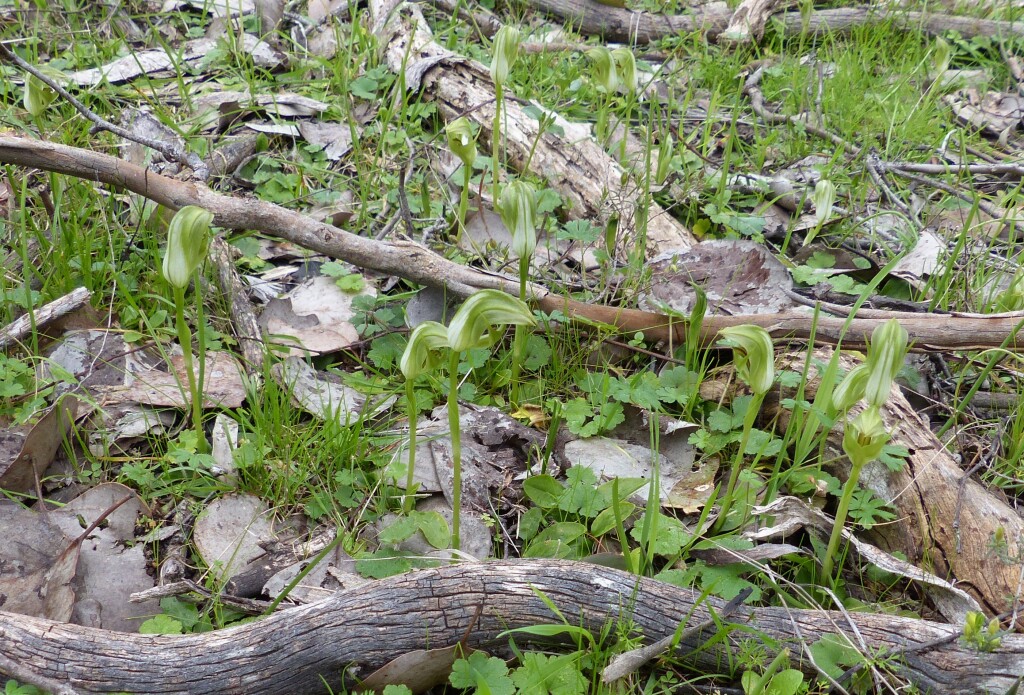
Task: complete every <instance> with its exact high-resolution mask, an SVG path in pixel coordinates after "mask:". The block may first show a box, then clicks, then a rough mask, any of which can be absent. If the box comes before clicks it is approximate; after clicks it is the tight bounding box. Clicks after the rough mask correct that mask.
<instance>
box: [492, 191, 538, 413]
mask: <svg viewBox="0 0 1024 695" xmlns="http://www.w3.org/2000/svg"><path fill="white" fill-rule="evenodd" d="M498 212H499V213H501V219H502V221H503V222H504V223H505V226H506V227H507V228H508V230H509V231H510V232H511V233H512V253H514V254H515V255H516V256H517V257H518V258H519V299H521V300H523V301H526V283H527V281H528V279H529V275H530V259H531V258H532V257H533V251H534V249H536V248H537V222H536V217H537V199H536V196H535V195H534V190H533V186H531V185H530V184H529V183H527V182H526V181H523V180H521V179H517V180H515V181H512V182H511V183H509V184H506V186H505V188H504V189H503V190H502V191H501V198H499V199H498ZM512 345H513V347H512V402H513V403H519V370H520V366H521V365H522V362H523V353H524V352H525V351H526V329H525V327H524V325H523V324H519V325H516V337H515V340H514V341H513V343H512Z"/></svg>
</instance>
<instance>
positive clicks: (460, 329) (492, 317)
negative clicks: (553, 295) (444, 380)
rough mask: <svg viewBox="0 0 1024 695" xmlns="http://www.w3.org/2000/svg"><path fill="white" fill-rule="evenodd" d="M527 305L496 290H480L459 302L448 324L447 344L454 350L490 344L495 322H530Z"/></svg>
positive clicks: (522, 323)
mask: <svg viewBox="0 0 1024 695" xmlns="http://www.w3.org/2000/svg"><path fill="white" fill-rule="evenodd" d="M536 323H537V321H536V319H534V318H533V312H532V311H530V307H528V306H527V305H526V303H525V302H523V301H522V300H520V299H517V298H516V297H513V296H512V295H510V294H505V293H504V292H501V291H499V290H491V289H487V290H480V291H479V292H476V293H474V294H473V295H471V296H470V298H469V299H467V300H466V301H465V302H463V304H462V306H461V307H459V310H458V311H456V312H455V316H454V317H453V318H452V322H451V323H450V324H449V325H448V345H449V346H450V347H451V349H452V350H454V351H455V352H463V351H465V350H468V349H469V348H475V347H490V346H491V345H493V344H494V343H495V342H496V341H497V339H498V337H499V336H498V335H497V334H496V333H495V331H494V329H495V328H496V327H498V326H507V325H515V326H534V325H536Z"/></svg>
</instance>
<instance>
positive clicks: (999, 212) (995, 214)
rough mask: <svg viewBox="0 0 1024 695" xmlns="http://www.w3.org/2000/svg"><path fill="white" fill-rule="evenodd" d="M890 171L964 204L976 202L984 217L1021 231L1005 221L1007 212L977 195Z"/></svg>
mask: <svg viewBox="0 0 1024 695" xmlns="http://www.w3.org/2000/svg"><path fill="white" fill-rule="evenodd" d="M891 171H892V172H893V173H894V174H898V175H899V176H902V177H903V178H905V179H907V180H908V181H914V182H915V183H920V184H922V185H924V186H931V187H932V188H937V189H939V190H940V191H943V192H945V193H949V194H950V195H952V196H956V197H957V198H959V199H960V200H962V201H964V202H965V203H969V204H971V205H974V204H975V202H977V204H978V209H979V210H981V211H982V212H984V213H985V214H986V215H989V216H990V217H992V218H993V219H996V220H1002V222H1003V225H1004V227H1005V226H1006V225H1013V226H1014V227H1015V228H1016V229H1017V230H1018V231H1020V230H1021V225H1020V224H1018V223H1017V222H1016V221H1015V220H1011V219H1007V215H1008V214H1009V211H1007V210H1003V209H1002V208H1000V207H997V206H995V205H993V204H992V203H990V202H988V201H987V200H984V199H982V197H981V196H980V195H978V194H971V193H966V192H964V191H961V190H960V189H959V188H957V187H956V186H950V185H949V184H948V183H946V182H945V181H939V180H937V179H933V178H929V177H927V176H920V175H918V174H912V173H911V172H909V171H907V170H905V169H891Z"/></svg>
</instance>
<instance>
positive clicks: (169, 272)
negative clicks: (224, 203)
mask: <svg viewBox="0 0 1024 695" xmlns="http://www.w3.org/2000/svg"><path fill="white" fill-rule="evenodd" d="M211 222H213V213H212V212H209V211H208V210H204V209H203V208H200V207H196V206H195V205H187V206H185V207H183V208H181V209H180V210H178V212H176V213H175V214H174V217H173V218H172V219H171V224H170V227H169V228H168V230H167V252H166V253H165V254H164V265H163V274H164V279H165V280H167V282H169V283H171V286H172V287H177V288H181V289H184V288H186V287H188V283H190V282H191V281H192V274H193V273H195V271H196V270H197V269H198V268H199V265H200V264H201V263H202V262H203V261H204V260H206V253H207V251H208V250H209V248H210V223H211Z"/></svg>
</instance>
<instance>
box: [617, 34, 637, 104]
mask: <svg viewBox="0 0 1024 695" xmlns="http://www.w3.org/2000/svg"><path fill="white" fill-rule="evenodd" d="M612 60H614V61H615V67H616V68H617V69H618V73H619V76H620V77H621V78H622V86H623V87H625V89H626V92H628V93H629V94H631V95H632V94H636V88H637V77H636V56H635V55H633V51H631V50H630V49H628V48H626V47H625V46H623V47H621V48H616V49H615V50H614V51H612Z"/></svg>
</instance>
